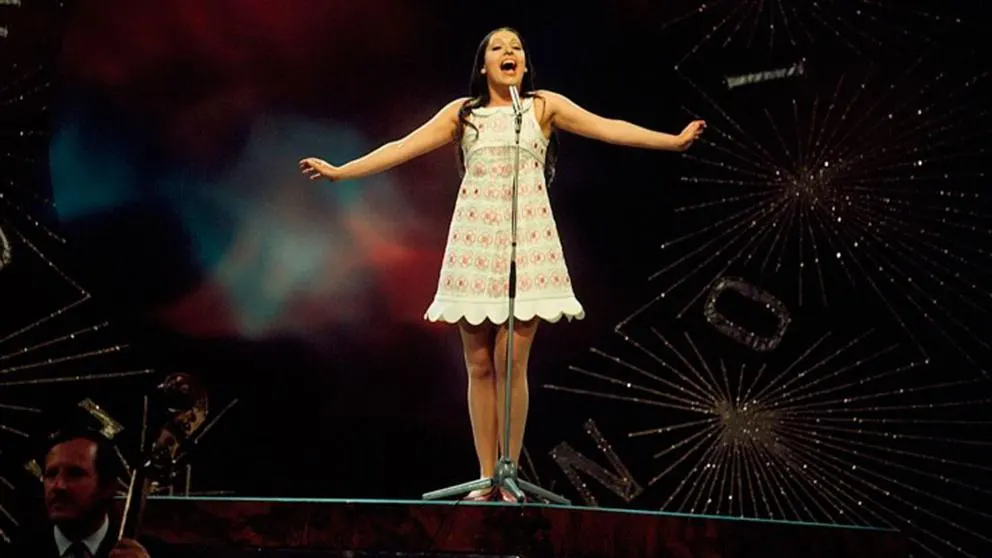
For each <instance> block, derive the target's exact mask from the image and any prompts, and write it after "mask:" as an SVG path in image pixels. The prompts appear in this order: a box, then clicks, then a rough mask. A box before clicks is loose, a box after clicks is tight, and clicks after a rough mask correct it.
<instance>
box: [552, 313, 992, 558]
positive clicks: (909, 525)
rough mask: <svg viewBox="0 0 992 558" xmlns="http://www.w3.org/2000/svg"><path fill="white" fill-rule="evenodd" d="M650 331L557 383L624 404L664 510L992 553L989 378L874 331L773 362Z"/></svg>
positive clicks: (618, 412)
mask: <svg viewBox="0 0 992 558" xmlns="http://www.w3.org/2000/svg"><path fill="white" fill-rule="evenodd" d="M637 331H638V333H637V334H636V335H634V334H630V335H628V334H624V333H619V332H618V335H619V338H620V339H619V340H617V342H616V343H615V344H612V345H610V346H611V347H612V348H611V349H610V350H603V349H598V348H594V349H593V350H592V356H591V357H590V358H589V362H588V363H584V364H583V365H581V366H579V365H576V366H572V367H571V370H572V372H573V373H572V374H570V375H569V380H568V381H567V382H563V383H561V384H552V385H548V386H546V387H547V388H549V389H552V390H555V391H558V392H566V393H569V394H577V395H580V396H582V397H585V398H597V399H601V400H609V401H612V402H614V403H615V405H616V407H615V408H608V409H605V410H604V413H608V414H609V415H610V416H624V417H627V421H628V423H627V426H626V428H627V430H628V433H629V436H630V437H631V438H635V439H638V440H640V441H641V443H642V444H643V446H644V448H645V451H650V452H651V454H652V457H653V465H652V468H653V469H654V475H653V477H652V478H651V479H650V481H649V482H648V484H649V486H651V487H653V490H654V491H655V494H659V493H660V494H661V496H660V502H661V503H660V507H661V508H662V509H663V510H667V511H672V512H682V513H690V514H709V515H722V516H731V517H741V518H764V519H776V520H784V521H792V522H806V523H818V524H834V525H851V526H864V527H875V528H890V529H898V530H900V531H903V532H905V533H907V534H908V536H910V537H911V538H912V541H913V543H914V544H915V545H916V546H917V547H918V548H920V549H923V550H926V551H927V553H928V554H931V555H935V556H979V555H984V553H983V552H981V551H980V550H979V549H985V552H986V553H987V551H988V549H992V538H990V536H989V535H987V534H986V533H988V532H989V530H990V527H992V515H989V514H987V513H985V512H981V511H978V510H980V509H981V507H980V504H981V503H982V502H984V501H986V500H987V498H988V497H989V496H990V495H992V484H990V483H989V482H988V478H989V477H988V473H989V472H992V462H990V460H989V459H988V457H987V455H988V451H989V449H992V448H990V446H992V442H990V441H989V440H990V439H992V437H990V434H992V432H990V430H992V422H990V421H988V420H979V419H978V418H976V416H975V415H976V414H977V413H979V412H980V411H981V410H982V409H983V408H987V407H988V405H989V404H990V403H992V389H990V387H992V386H990V385H989V382H988V381H986V380H984V379H967V378H966V379H954V378H952V377H947V376H946V375H943V376H942V375H940V374H935V373H934V372H935V371H933V370H929V369H928V367H927V366H925V365H924V363H923V361H921V360H913V359H908V358H906V355H907V354H911V353H908V352H907V351H905V350H901V349H900V346H899V345H900V344H899V343H898V342H897V341H890V340H888V339H886V338H884V337H883V336H881V335H880V334H879V333H876V332H872V331H868V332H865V333H863V334H861V335H857V336H851V337H845V336H842V335H837V334H831V333H827V334H824V335H822V336H820V337H819V338H818V339H816V340H815V341H813V342H811V343H809V345H808V346H805V347H803V348H802V350H800V351H797V350H796V349H795V346H793V348H792V349H791V350H790V349H788V348H786V349H782V352H783V353H786V352H788V353H791V354H790V356H788V357H782V358H778V357H775V356H772V357H768V358H764V359H762V360H760V361H759V360H755V359H754V355H755V353H750V356H749V355H748V353H746V351H743V350H741V349H737V350H736V352H735V351H734V350H730V351H721V352H720V353H717V354H713V353H712V352H710V353H707V352H704V350H702V349H701V346H700V343H699V341H698V338H699V337H701V335H702V334H701V335H697V336H695V337H696V338H695V339H694V338H693V336H690V335H689V334H684V335H683V338H682V339H681V341H680V340H678V339H669V338H667V337H665V336H664V335H663V334H662V333H661V332H660V331H659V330H658V329H657V328H654V327H649V326H647V327H643V328H637ZM707 335H712V334H707ZM731 349H733V347H731ZM718 355H719V356H718ZM631 423H633V424H631ZM652 423H653V424H652Z"/></svg>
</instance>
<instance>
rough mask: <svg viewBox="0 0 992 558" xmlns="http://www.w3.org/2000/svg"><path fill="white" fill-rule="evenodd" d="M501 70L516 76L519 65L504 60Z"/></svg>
mask: <svg viewBox="0 0 992 558" xmlns="http://www.w3.org/2000/svg"><path fill="white" fill-rule="evenodd" d="M499 69H500V70H501V71H502V72H504V73H507V74H514V73H516V71H517V63H516V62H515V61H513V60H504V61H503V62H502V63H501V64H500V65H499Z"/></svg>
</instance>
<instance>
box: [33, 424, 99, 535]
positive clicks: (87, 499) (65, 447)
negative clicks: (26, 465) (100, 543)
mask: <svg viewBox="0 0 992 558" xmlns="http://www.w3.org/2000/svg"><path fill="white" fill-rule="evenodd" d="M96 452H97V445H96V444H95V443H93V442H91V441H90V440H86V439H82V438H77V439H75V440H69V441H67V442H63V443H61V444H59V445H57V446H55V447H53V448H52V449H51V451H49V452H48V456H47V458H46V459H45V508H46V509H47V511H48V518H49V519H50V520H51V521H52V522H53V523H55V524H60V523H72V522H73V521H79V520H82V519H84V518H87V517H91V516H92V515H93V514H94V513H97V512H98V511H100V504H101V503H102V500H103V494H102V490H101V485H100V479H99V477H98V476H97V472H96Z"/></svg>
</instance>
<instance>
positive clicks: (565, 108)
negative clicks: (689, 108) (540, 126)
mask: <svg viewBox="0 0 992 558" xmlns="http://www.w3.org/2000/svg"><path fill="white" fill-rule="evenodd" d="M538 95H539V96H540V97H541V98H543V99H544V100H545V102H546V103H547V109H546V110H547V111H548V115H549V117H550V118H551V124H552V126H554V127H556V128H558V129H560V130H564V131H566V132H571V133H573V134H576V135H580V136H583V137H587V138H590V139H595V140H599V141H603V142H606V143H612V144H614V145H624V146H628V147H642V148H646V149H659V150H662V151H685V150H686V149H688V148H689V146H690V145H692V142H694V141H695V140H696V139H697V138H698V137H699V136H700V134H702V132H703V129H704V128H705V127H706V123H705V122H703V121H702V120H696V121H693V122H691V123H690V124H689V125H688V126H686V128H685V130H682V133H680V134H678V135H672V134H666V133H664V132H656V131H654V130H648V129H647V128H642V127H640V126H637V125H635V124H631V123H630V122H625V121H623V120H614V119H610V118H603V117H602V116H599V115H597V114H593V113H591V112H589V111H588V110H586V109H584V108H582V107H580V106H579V105H577V104H575V103H573V102H572V101H571V100H570V99H568V98H567V97H565V96H564V95H560V94H558V93H554V92H551V91H541V92H539V93H538Z"/></svg>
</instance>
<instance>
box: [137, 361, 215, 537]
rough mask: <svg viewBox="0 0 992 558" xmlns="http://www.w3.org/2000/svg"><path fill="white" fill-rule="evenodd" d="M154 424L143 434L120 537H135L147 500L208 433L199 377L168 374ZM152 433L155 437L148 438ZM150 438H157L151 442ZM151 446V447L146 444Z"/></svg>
mask: <svg viewBox="0 0 992 558" xmlns="http://www.w3.org/2000/svg"><path fill="white" fill-rule="evenodd" d="M157 390H158V392H159V393H158V397H157V398H154V399H155V404H153V405H152V406H151V407H152V409H153V410H152V411H151V412H150V413H149V415H150V417H149V418H150V419H151V421H149V422H150V424H155V425H157V427H156V428H155V429H151V430H149V429H147V426H146V431H145V432H143V433H142V434H143V435H142V448H141V460H140V461H139V462H138V465H137V466H136V467H135V468H134V470H133V471H132V472H131V481H130V483H129V484H128V490H127V498H126V499H125V501H124V513H123V516H122V518H121V525H120V531H119V532H118V534H117V538H118V540H120V539H123V538H127V539H133V538H136V537H137V535H138V531H139V530H140V528H141V518H142V516H143V514H144V511H145V503H146V501H147V499H148V495H149V494H151V492H152V490H153V489H154V488H155V486H156V484H158V483H161V482H162V481H163V480H170V479H172V478H173V477H174V476H175V475H176V472H177V470H178V465H179V464H180V462H181V461H183V460H184V459H185V458H186V457H187V456H188V455H189V450H190V449H191V447H192V446H193V445H194V444H195V443H196V441H197V438H198V437H199V435H201V434H202V433H205V430H206V428H204V425H205V424H206V422H207V413H208V401H207V393H206V391H204V390H203V388H202V386H201V385H200V384H199V382H197V381H196V379H195V378H193V377H192V376H190V375H189V374H185V373H177V374H172V375H170V376H168V377H167V378H166V379H165V381H163V382H162V383H161V384H160V385H159V386H158V388H157ZM149 432H153V433H155V435H154V437H146V436H145V434H148V433H149ZM146 440H154V441H153V442H152V443H151V444H150V445H148V444H147V443H146ZM146 445H147V446H148V447H147V448H146V447H145V446H146Z"/></svg>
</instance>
